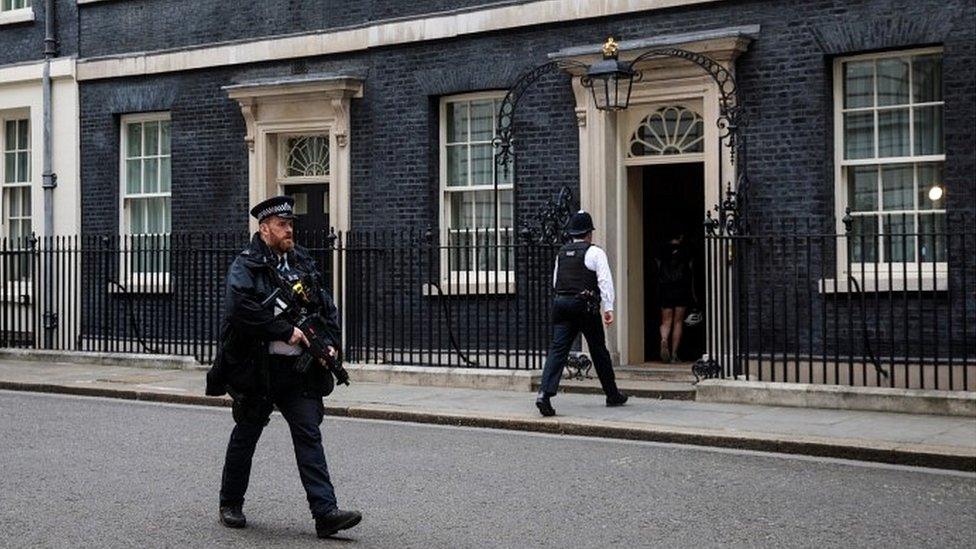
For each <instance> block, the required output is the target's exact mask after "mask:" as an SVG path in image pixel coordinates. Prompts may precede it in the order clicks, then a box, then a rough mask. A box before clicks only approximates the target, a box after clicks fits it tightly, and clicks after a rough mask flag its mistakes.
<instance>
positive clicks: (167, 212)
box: [157, 197, 173, 242]
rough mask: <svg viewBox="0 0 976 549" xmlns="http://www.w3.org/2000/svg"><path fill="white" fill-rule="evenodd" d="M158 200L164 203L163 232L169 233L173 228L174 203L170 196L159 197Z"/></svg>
mask: <svg viewBox="0 0 976 549" xmlns="http://www.w3.org/2000/svg"><path fill="white" fill-rule="evenodd" d="M157 200H159V201H160V202H162V203H163V232H164V233H167V234H169V232H170V231H171V230H172V229H173V215H172V213H173V207H172V204H171V203H170V199H169V198H168V197H167V198H159V199H157ZM167 242H168V240H167Z"/></svg>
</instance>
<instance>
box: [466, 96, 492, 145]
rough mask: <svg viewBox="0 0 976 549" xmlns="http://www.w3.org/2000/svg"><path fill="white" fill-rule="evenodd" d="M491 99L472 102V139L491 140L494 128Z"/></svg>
mask: <svg viewBox="0 0 976 549" xmlns="http://www.w3.org/2000/svg"><path fill="white" fill-rule="evenodd" d="M491 109H492V102H491V101H473V102H472V103H471V141H491V138H492V136H493V135H494V128H493V127H492V125H491V114H492V113H491Z"/></svg>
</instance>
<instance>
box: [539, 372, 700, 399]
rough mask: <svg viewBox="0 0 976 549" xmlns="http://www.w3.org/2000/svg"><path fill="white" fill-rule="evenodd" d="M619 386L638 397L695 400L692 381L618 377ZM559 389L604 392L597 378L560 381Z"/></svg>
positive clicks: (623, 390)
mask: <svg viewBox="0 0 976 549" xmlns="http://www.w3.org/2000/svg"><path fill="white" fill-rule="evenodd" d="M532 387H533V391H538V390H539V382H538V381H536V382H534V383H533V384H532ZM617 387H618V388H619V389H620V390H621V391H622V392H624V393H626V394H628V395H630V396H632V397H638V398H656V399H665V400H695V387H694V385H692V384H691V383H683V382H675V381H648V380H634V379H621V378H619V377H618V378H617ZM559 390H560V391H563V392H566V393H582V394H599V395H602V394H603V388H601V387H600V381H599V380H597V379H595V378H594V379H584V380H578V379H566V378H563V380H562V381H561V382H560V383H559Z"/></svg>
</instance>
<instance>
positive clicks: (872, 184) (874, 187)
mask: <svg viewBox="0 0 976 549" xmlns="http://www.w3.org/2000/svg"><path fill="white" fill-rule="evenodd" d="M847 205H848V206H849V207H850V208H851V211H854V212H873V211H877V209H878V167H877V166H855V167H852V168H848V172H847Z"/></svg>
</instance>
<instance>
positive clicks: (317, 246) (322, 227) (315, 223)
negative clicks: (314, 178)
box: [284, 183, 332, 290]
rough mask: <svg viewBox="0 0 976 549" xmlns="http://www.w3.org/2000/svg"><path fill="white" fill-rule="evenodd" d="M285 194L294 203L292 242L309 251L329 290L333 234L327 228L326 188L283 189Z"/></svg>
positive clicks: (330, 286)
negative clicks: (292, 199)
mask: <svg viewBox="0 0 976 549" xmlns="http://www.w3.org/2000/svg"><path fill="white" fill-rule="evenodd" d="M284 193H285V194H287V195H288V196H290V197H292V198H294V199H295V242H297V243H299V244H301V245H302V246H304V247H305V248H307V249H308V251H309V253H311V254H312V257H314V258H315V260H316V262H318V264H319V268H320V269H322V274H323V275H324V277H325V284H326V285H327V286H328V287H329V289H330V290H331V288H332V242H331V241H330V240H329V239H328V237H329V234H330V233H331V232H332V231H331V227H330V226H329V185H328V184H326V183H309V184H304V185H285V188H284Z"/></svg>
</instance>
